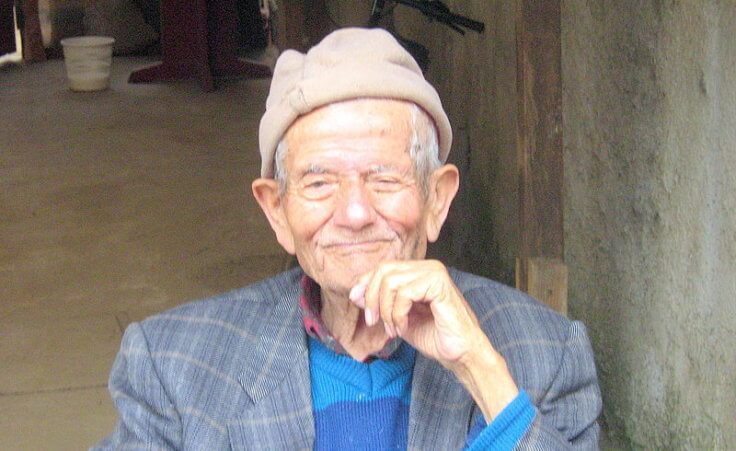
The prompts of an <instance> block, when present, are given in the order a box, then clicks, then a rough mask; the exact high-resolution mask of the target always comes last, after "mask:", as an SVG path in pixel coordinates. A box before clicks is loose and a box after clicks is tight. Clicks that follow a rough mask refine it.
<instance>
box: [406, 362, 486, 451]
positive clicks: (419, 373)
mask: <svg viewBox="0 0 736 451" xmlns="http://www.w3.org/2000/svg"><path fill="white" fill-rule="evenodd" d="M472 408H473V399H472V398H471V397H470V395H469V394H468V392H467V391H466V390H465V388H464V387H463V386H462V385H461V384H460V383H459V382H458V381H457V378H455V375H453V374H452V373H451V372H449V371H448V370H446V369H445V368H443V367H442V366H441V365H440V364H438V363H437V362H434V361H432V360H429V359H427V358H425V357H423V356H422V355H421V354H417V359H416V362H415V363H414V376H413V378H412V388H411V404H410V405H409V438H408V440H409V443H408V449H410V450H432V449H438V450H447V449H462V448H463V447H464V445H465V439H466V437H467V434H468V430H469V426H470V417H471V414H472Z"/></svg>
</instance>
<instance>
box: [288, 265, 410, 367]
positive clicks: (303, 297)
mask: <svg viewBox="0 0 736 451" xmlns="http://www.w3.org/2000/svg"><path fill="white" fill-rule="evenodd" d="M301 287H302V291H301V294H300V296H299V307H300V309H301V311H302V320H303V321H304V329H305V330H306V331H307V335H309V336H310V337H312V338H314V339H315V340H317V341H319V342H320V343H322V344H323V345H324V346H325V347H326V348H327V349H330V350H331V351H333V352H334V353H336V354H342V355H348V353H347V351H346V350H345V348H344V347H343V346H342V345H341V344H340V342H339V341H337V339H335V337H334V336H333V335H332V333H330V331H329V330H328V329H327V326H325V323H324V321H322V315H321V312H322V293H321V288H320V286H319V284H317V282H315V281H314V280H313V279H312V278H311V277H309V276H307V275H306V274H305V275H304V276H302V280H301ZM400 344H401V340H399V339H393V340H389V342H388V343H386V345H385V346H384V347H383V349H381V350H380V351H378V352H376V353H375V354H372V355H371V356H369V357H368V359H366V361H367V362H368V361H371V360H373V359H374V358H378V359H387V358H389V357H391V355H392V354H393V353H394V352H395V351H396V349H398V347H399V345H400Z"/></svg>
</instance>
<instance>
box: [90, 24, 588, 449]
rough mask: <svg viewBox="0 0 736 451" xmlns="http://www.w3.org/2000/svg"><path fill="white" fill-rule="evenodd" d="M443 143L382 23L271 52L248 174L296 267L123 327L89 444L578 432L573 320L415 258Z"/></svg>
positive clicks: (439, 195) (583, 354) (508, 444)
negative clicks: (255, 174) (111, 407)
mask: <svg viewBox="0 0 736 451" xmlns="http://www.w3.org/2000/svg"><path fill="white" fill-rule="evenodd" d="M451 142H452V132H451V129H450V124H449V121H448V119H447V117H446V115H445V112H444V111H443V109H442V105H441V103H440V100H439V97H438V96H437V93H436V92H435V91H434V89H433V88H432V87H431V86H430V85H429V84H428V83H427V82H426V81H425V80H424V78H423V76H422V74H421V71H420V70H419V68H418V67H417V65H416V63H415V62H414V60H412V59H411V57H410V56H409V54H408V53H406V52H405V51H404V49H403V48H401V46H400V45H399V44H398V43H397V42H396V41H395V40H394V39H393V38H392V37H391V35H389V34H388V33H386V32H384V31H382V30H360V29H344V30H339V31H336V32H334V33H332V34H331V35H330V36H328V37H327V38H325V39H324V40H323V41H322V42H321V43H320V44H319V45H317V46H316V47H314V48H313V49H312V50H310V51H309V53H307V54H306V55H304V54H300V53H298V52H295V51H287V52H284V54H283V55H282V56H281V57H280V58H279V60H278V62H277V65H276V68H275V71H274V76H273V80H272V84H271V91H270V94H269V98H268V100H267V104H266V112H265V114H264V116H263V119H262V121H261V128H260V151H261V156H262V158H263V160H262V170H261V178H259V179H257V180H255V181H254V182H253V185H252V190H253V194H254V196H255V197H256V199H257V201H258V203H259V204H260V206H261V208H262V209H263V211H264V213H265V215H266V216H267V218H268V220H269V223H270V225H271V227H272V229H273V231H274V232H275V234H276V238H277V239H278V242H279V243H280V244H281V245H282V246H283V247H284V249H285V250H286V251H287V252H289V253H291V254H293V255H296V257H297V260H298V262H299V266H300V267H299V268H296V269H294V270H291V271H288V272H286V273H283V274H280V275H277V276H275V277H273V278H271V279H268V280H265V281H262V282H260V283H257V284H255V285H252V286H249V287H246V288H243V289H241V290H237V291H234V292H231V293H228V294H225V295H223V296H220V297H217V298H214V299H209V300H204V301H200V302H196V303H192V304H189V305H186V306H182V307H179V308H177V309H175V310H172V311H169V312H165V313H163V314H160V315H157V316H154V317H151V318H149V319H147V320H145V321H143V322H142V323H139V324H138V323H136V324H132V325H131V326H130V327H129V328H128V329H127V331H126V333H125V337H124V338H123V345H122V349H121V352H120V354H119V355H118V358H117V359H116V362H115V366H114V368H113V371H112V375H111V377H110V391H111V394H112V397H113V399H114V401H115V404H116V406H117V408H118V411H119V412H120V421H119V423H118V425H117V427H116V430H115V431H114V433H113V434H112V435H111V436H110V437H108V438H107V439H106V440H105V441H103V442H102V443H101V444H100V445H99V446H100V448H115V449H117V448H125V447H133V448H138V447H140V448H144V449H149V448H157V449H158V448H163V449H230V448H232V449H305V448H307V449H351V450H352V449H441V450H447V449H461V448H469V449H514V448H518V449H554V450H557V449H597V446H598V443H597V441H598V425H597V422H596V421H597V417H598V415H599V413H600V409H601V398H600V392H599V388H598V383H597V379H596V374H595V365H594V362H593V356H592V352H591V349H590V345H589V342H588V339H587V336H586V334H585V329H584V327H583V326H582V325H581V324H580V323H578V322H575V321H569V320H567V319H565V318H563V317H561V316H559V315H557V314H556V313H554V312H552V311H551V310H549V309H548V308H547V307H545V306H543V305H541V304H540V303H538V302H537V301H535V300H533V299H531V298H529V297H527V296H525V295H524V294H522V293H519V292H517V291H515V290H513V289H511V288H508V287H505V286H502V285H500V284H498V283H495V282H492V281H490V280H487V279H483V278H481V277H477V276H473V275H470V274H467V273H463V272H460V271H457V270H454V269H451V268H446V267H445V266H444V265H443V264H442V263H441V262H438V261H431V260H426V259H425V255H426V250H427V244H428V243H429V242H433V241H435V240H436V239H437V238H438V237H439V233H440V229H441V228H442V225H443V223H444V221H445V218H446V217H447V213H448V210H449V208H450V204H451V203H452V200H453V198H454V196H455V194H456V192H457V190H458V186H459V174H458V170H457V168H456V167H454V166H452V165H449V164H444V163H443V162H444V161H445V160H446V158H447V154H448V153H449V150H450V147H451Z"/></svg>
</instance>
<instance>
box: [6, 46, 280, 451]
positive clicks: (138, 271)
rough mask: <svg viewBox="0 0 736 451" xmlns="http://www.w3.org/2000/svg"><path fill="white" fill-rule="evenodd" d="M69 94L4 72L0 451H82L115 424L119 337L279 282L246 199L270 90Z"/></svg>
mask: <svg viewBox="0 0 736 451" xmlns="http://www.w3.org/2000/svg"><path fill="white" fill-rule="evenodd" d="M148 63H149V61H147V60H144V59H131V58H127V59H121V58H116V59H115V60H114V62H113V72H114V73H113V79H112V86H111V89H109V90H107V91H104V92H98V93H73V92H71V91H69V90H68V89H67V88H66V84H65V83H66V80H65V74H64V66H63V62H62V61H50V62H47V63H40V64H33V65H27V66H7V65H6V66H4V67H1V68H0V124H2V126H1V129H2V132H0V299H2V303H1V304H0V337H1V339H0V362H1V363H0V444H2V446H1V447H2V449H7V450H14V449H19V450H20V449H23V450H33V449H57V450H62V449H84V448H87V447H89V446H90V445H92V444H93V443H94V442H96V441H97V440H98V439H100V438H102V437H103V436H104V435H106V434H107V433H108V432H109V431H110V430H111V428H112V426H113V424H114V421H115V418H116V415H115V412H114V409H113V407H112V404H111V402H110V400H109V396H108V394H107V389H106V383H107V376H108V372H109V369H110V366H111V364H112V361H113V358H114V357H115V354H116V352H117V349H118V346H119V342H120V338H121V333H122V330H123V329H124V327H125V326H126V325H127V324H128V323H129V322H131V321H135V320H138V319H141V318H143V317H145V316H148V315H150V314H151V313H154V312H157V311H161V310H164V309H166V308H169V307H172V306H175V305H178V304H181V303H184V302H187V301H189V300H193V299H197V298H201V297H204V296H208V295H211V294H215V293H218V292H222V291H225V290H228V289H232V288H235V287H239V286H242V285H246V284H248V283H250V282H252V281H255V280H258V279H261V278H263V277H265V276H267V275H270V274H273V273H276V272H278V271H280V270H282V269H283V268H285V267H286V266H287V265H288V263H289V259H288V258H287V256H286V254H285V253H284V252H283V251H282V250H281V248H280V247H279V246H278V244H277V243H276V241H275V239H274V238H273V236H272V233H271V231H270V229H269V228H268V224H267V222H266V220H265V219H264V218H263V217H262V214H261V213H260V209H259V208H258V206H257V205H256V203H255V201H254V200H253V199H252V196H251V194H250V181H251V180H252V179H253V178H254V177H256V176H257V175H258V171H259V167H260V161H259V158H260V157H259V154H258V146H257V135H256V132H257V127H258V121H259V119H260V115H261V112H262V110H263V108H264V103H265V96H266V93H267V89H268V83H269V81H268V80H228V81H224V82H223V83H222V85H221V86H220V89H219V90H218V91H216V92H214V93H204V92H202V90H201V89H200V87H199V86H198V84H197V83H196V82H194V81H187V82H180V83H171V84H152V85H130V84H128V83H127V81H126V80H127V77H128V74H129V73H130V72H131V70H133V69H135V68H138V67H141V66H143V65H145V64H148Z"/></svg>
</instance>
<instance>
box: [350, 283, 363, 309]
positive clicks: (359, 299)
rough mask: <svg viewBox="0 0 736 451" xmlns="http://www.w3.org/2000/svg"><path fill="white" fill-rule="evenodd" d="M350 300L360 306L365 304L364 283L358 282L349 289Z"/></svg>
mask: <svg viewBox="0 0 736 451" xmlns="http://www.w3.org/2000/svg"><path fill="white" fill-rule="evenodd" d="M348 297H349V298H350V300H351V301H352V302H353V303H354V304H355V305H357V306H358V307H360V308H363V307H364V306H365V285H363V284H362V283H359V284H358V285H356V286H354V287H353V288H352V289H351V290H350V294H349V295H348Z"/></svg>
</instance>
